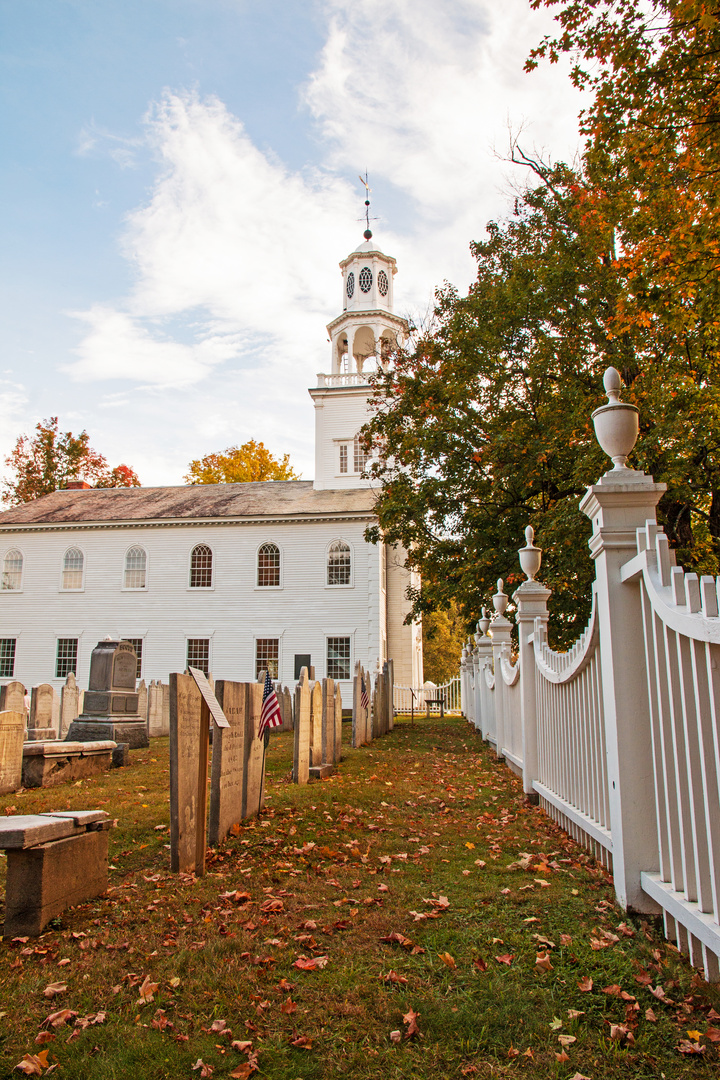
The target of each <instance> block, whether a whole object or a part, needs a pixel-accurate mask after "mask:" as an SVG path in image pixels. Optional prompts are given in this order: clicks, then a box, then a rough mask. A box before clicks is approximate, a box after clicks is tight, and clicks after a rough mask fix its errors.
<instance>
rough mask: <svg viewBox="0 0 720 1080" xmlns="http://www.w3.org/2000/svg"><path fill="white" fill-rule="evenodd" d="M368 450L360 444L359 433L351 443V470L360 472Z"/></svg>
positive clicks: (365, 461) (364, 463) (363, 466)
mask: <svg viewBox="0 0 720 1080" xmlns="http://www.w3.org/2000/svg"><path fill="white" fill-rule="evenodd" d="M367 459H368V452H367V450H366V449H365V447H364V446H363V444H362V441H361V439H360V436H359V435H356V436H355V443H354V445H353V471H354V472H357V473H361V472H362V471H363V469H364V468H365V465H366V464H367Z"/></svg>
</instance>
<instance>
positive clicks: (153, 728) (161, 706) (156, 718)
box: [147, 680, 170, 739]
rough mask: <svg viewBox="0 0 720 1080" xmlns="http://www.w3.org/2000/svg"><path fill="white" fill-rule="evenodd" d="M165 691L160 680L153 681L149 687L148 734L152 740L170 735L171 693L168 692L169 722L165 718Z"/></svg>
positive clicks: (168, 688)
mask: <svg viewBox="0 0 720 1080" xmlns="http://www.w3.org/2000/svg"><path fill="white" fill-rule="evenodd" d="M165 689H166V687H165V686H164V685H163V684H162V683H161V682H160V681H159V680H158V681H157V682H155V681H153V682H151V683H150V686H149V687H148V705H147V718H148V734H149V735H150V738H151V739H154V738H159V737H161V736H164V735H165V736H166V735H169V734H170V710H169V704H170V701H169V691H170V687H169V686H168V687H167V690H168V695H167V696H168V714H167V721H166V718H165V698H166V695H165Z"/></svg>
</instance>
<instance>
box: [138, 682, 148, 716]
mask: <svg viewBox="0 0 720 1080" xmlns="http://www.w3.org/2000/svg"><path fill="white" fill-rule="evenodd" d="M137 694H138V716H141V717H142V718H143V720H147V714H148V692H147V686H146V685H145V680H144V679H142V680H141V681H140V685H139V686H138V688H137Z"/></svg>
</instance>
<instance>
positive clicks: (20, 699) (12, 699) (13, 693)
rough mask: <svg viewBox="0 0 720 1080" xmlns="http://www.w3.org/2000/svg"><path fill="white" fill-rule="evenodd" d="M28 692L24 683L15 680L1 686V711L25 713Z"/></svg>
mask: <svg viewBox="0 0 720 1080" xmlns="http://www.w3.org/2000/svg"><path fill="white" fill-rule="evenodd" d="M26 693H27V690H26V689H25V687H24V686H23V684H22V683H21V682H17V681H15V680H13V682H9V683H6V684H5V686H0V712H19V713H22V714H23V715H25V711H26V710H25V695H26Z"/></svg>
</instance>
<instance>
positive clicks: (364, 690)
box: [360, 679, 370, 709]
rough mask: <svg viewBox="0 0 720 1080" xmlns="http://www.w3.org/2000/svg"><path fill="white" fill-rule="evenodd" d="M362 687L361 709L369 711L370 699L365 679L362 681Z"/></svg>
mask: <svg viewBox="0 0 720 1080" xmlns="http://www.w3.org/2000/svg"><path fill="white" fill-rule="evenodd" d="M360 685H361V686H362V690H361V692H360V708H361V709H369V708H370V698H369V697H368V692H367V687H366V686H365V680H364V679H361V681H360Z"/></svg>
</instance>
